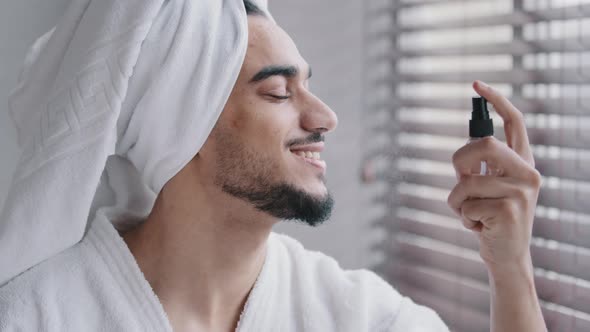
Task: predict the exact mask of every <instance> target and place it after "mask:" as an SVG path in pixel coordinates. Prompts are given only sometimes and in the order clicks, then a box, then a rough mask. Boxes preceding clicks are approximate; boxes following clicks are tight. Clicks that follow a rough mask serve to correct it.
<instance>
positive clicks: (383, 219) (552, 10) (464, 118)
mask: <svg viewBox="0 0 590 332" xmlns="http://www.w3.org/2000/svg"><path fill="white" fill-rule="evenodd" d="M366 7H367V9H366V15H365V34H366V47H365V49H366V51H365V53H366V54H365V59H366V70H365V72H366V81H367V84H366V87H367V88H366V91H365V100H366V106H367V109H368V113H367V114H368V116H367V121H366V123H365V127H366V128H367V135H365V136H366V137H367V143H366V149H365V154H366V156H365V157H366V158H367V160H369V161H371V162H372V164H373V165H374V168H375V169H376V174H377V180H378V181H377V184H376V185H375V188H376V189H375V194H374V202H375V204H376V205H380V206H381V207H383V211H384V212H383V213H382V214H381V215H380V216H379V217H377V218H376V221H375V227H376V228H378V229H381V230H383V234H385V236H384V237H383V238H382V240H381V241H380V245H378V246H377V248H376V249H377V251H378V252H380V253H381V256H382V257H383V258H382V261H381V262H380V263H379V264H378V266H376V270H377V271H378V272H379V273H381V274H382V275H383V276H384V277H385V278H387V279H388V280H389V281H391V283H392V284H393V285H394V286H395V287H396V288H397V289H398V290H400V292H402V293H403V294H405V295H407V296H410V297H411V298H413V299H414V300H415V301H417V302H419V303H422V304H425V305H427V306H430V307H432V308H433V309H435V310H436V311H437V312H439V313H440V315H441V316H442V317H443V319H444V320H445V321H446V322H447V323H448V324H449V325H450V326H451V328H452V330H453V331H465V332H468V331H469V332H471V331H489V287H488V282H487V271H486V268H485V266H484V264H483V263H482V261H481V258H480V256H479V251H478V240H477V237H476V236H475V235H474V234H472V233H471V232H470V231H468V230H466V229H464V228H463V226H462V224H461V222H460V221H459V220H458V218H456V217H455V215H454V214H453V213H452V211H451V210H450V208H449V207H448V206H447V204H446V199H447V196H448V193H449V192H450V190H451V189H452V188H453V186H454V185H455V183H456V180H455V175H454V171H453V168H452V165H451V156H452V154H453V152H454V151H455V150H456V149H458V148H459V147H461V146H462V145H464V144H465V143H466V141H467V135H468V120H469V116H470V109H471V97H472V96H475V93H474V92H473V90H472V89H471V84H470V83H471V82H472V81H473V80H476V79H481V80H483V81H485V82H487V83H490V84H492V85H494V86H495V87H496V88H498V89H499V90H500V91H501V92H502V93H503V94H504V95H506V96H507V97H509V98H510V100H511V101H512V102H513V103H514V104H515V105H516V107H518V108H519V109H520V110H521V111H522V112H523V113H524V114H525V118H526V123H527V128H528V132H529V137H530V141H531V144H532V145H533V150H534V154H535V160H536V165H537V169H538V170H539V171H540V172H541V174H542V175H543V178H544V183H543V187H542V190H541V194H540V197H539V201H538V209H537V213H536V217H535V225H534V229H533V239H532V245H531V251H532V255H533V261H534V266H535V279H536V285H537V288H538V294H539V297H540V299H541V300H542V309H543V313H544V316H545V319H546V321H547V325H548V328H549V330H550V331H555V332H567V331H580V332H581V331H590V0H560V1H558V0H555V1H549V0H546V1H541V0H530V1H526V0H488V1H479V0H469V1H453V0H447V1H433V0H421V1H419V0H415V1H395V0H389V1H387V0H371V1H368V2H367V4H366ZM492 116H493V119H494V124H495V131H496V137H497V138H499V139H502V140H504V133H503V128H502V122H501V119H500V118H499V116H497V115H495V114H492Z"/></svg>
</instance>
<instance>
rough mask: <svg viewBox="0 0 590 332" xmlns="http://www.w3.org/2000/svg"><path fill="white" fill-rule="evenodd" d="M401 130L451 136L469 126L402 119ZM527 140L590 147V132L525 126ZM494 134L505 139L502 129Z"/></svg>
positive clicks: (464, 134) (459, 134) (466, 132)
mask: <svg viewBox="0 0 590 332" xmlns="http://www.w3.org/2000/svg"><path fill="white" fill-rule="evenodd" d="M396 125H398V126H399V128H400V130H401V131H405V132H409V133H422V134H429V135H440V136H451V137H458V138H461V137H468V136H469V128H468V126H467V125H460V124H444V125H440V124H437V123H433V122H415V121H412V122H410V121H403V122H400V123H399V124H396ZM527 133H528V136H529V141H530V142H531V144H535V145H550V146H559V147H566V148H572V149H588V148H590V132H587V131H586V130H583V129H582V128H580V129H578V130H566V129H548V128H535V127H529V128H527ZM494 136H495V137H497V138H498V139H500V140H505V136H504V132H503V131H502V130H495V133H494Z"/></svg>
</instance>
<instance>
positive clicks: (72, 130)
mask: <svg viewBox="0 0 590 332" xmlns="http://www.w3.org/2000/svg"><path fill="white" fill-rule="evenodd" d="M149 28H150V25H149V24H145V23H144V24H135V25H134V26H132V27H130V28H129V29H127V30H126V31H124V32H123V33H121V34H119V35H118V36H115V37H113V38H110V39H109V40H105V41H101V42H99V43H97V44H96V46H95V47H93V48H92V49H91V50H90V51H89V52H88V53H87V54H86V55H85V56H84V59H93V61H92V63H91V64H90V65H88V66H86V67H85V68H84V69H82V70H81V71H79V72H78V73H77V74H76V75H75V76H74V77H73V79H72V80H70V83H69V84H67V85H66V87H64V88H62V89H61V90H59V91H57V92H55V93H52V95H51V97H49V98H48V101H47V102H46V103H45V104H44V105H43V106H42V111H41V112H39V113H38V114H37V115H36V116H37V118H36V119H35V123H36V125H37V128H38V130H36V133H34V135H35V136H33V137H29V138H28V139H27V141H26V142H25V144H24V145H23V146H22V150H23V151H22V155H21V160H20V162H19V166H20V167H19V169H17V172H16V174H15V181H18V179H22V178H24V177H27V176H28V175H30V174H31V173H33V172H35V171H36V170H37V169H39V168H40V167H42V166H43V165H44V164H46V163H48V162H51V161H54V160H57V159H60V158H63V157H64V156H67V155H69V154H71V153H73V152H75V151H78V150H80V149H82V148H84V147H85V146H87V145H88V144H91V143H92V142H94V141H96V139H98V138H99V137H101V136H103V135H109V134H111V135H116V121H117V118H118V114H119V112H120V108H121V102H122V99H123V96H124V94H125V93H126V91H127V84H128V78H129V77H130V76H131V74H132V71H133V67H134V65H135V63H136V61H137V57H138V55H139V51H140V48H141V43H142V41H143V39H144V38H145V36H146V35H147V33H148V31H149ZM94 59H95V60H94ZM113 148H114V147H113Z"/></svg>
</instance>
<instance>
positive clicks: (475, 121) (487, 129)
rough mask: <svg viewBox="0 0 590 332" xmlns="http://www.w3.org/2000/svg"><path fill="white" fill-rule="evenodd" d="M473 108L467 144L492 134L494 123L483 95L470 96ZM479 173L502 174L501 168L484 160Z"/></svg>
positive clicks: (481, 162)
mask: <svg viewBox="0 0 590 332" xmlns="http://www.w3.org/2000/svg"><path fill="white" fill-rule="evenodd" d="M471 101H472V104H473V109H472V111H471V120H469V137H470V138H469V141H468V142H467V143H468V144H469V143H471V142H474V141H477V140H480V139H482V138H484V137H488V136H494V123H493V121H492V119H491V118H490V112H489V111H488V101H487V100H486V99H485V98H484V97H473V98H472V100H471ZM477 173H479V175H494V176H500V175H502V170H501V169H498V168H494V167H491V165H488V162H486V161H485V160H482V161H480V166H479V172H477Z"/></svg>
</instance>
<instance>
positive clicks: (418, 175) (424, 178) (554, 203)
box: [399, 170, 590, 214]
mask: <svg viewBox="0 0 590 332" xmlns="http://www.w3.org/2000/svg"><path fill="white" fill-rule="evenodd" d="M399 175H400V176H401V179H402V180H403V181H404V182H408V183H414V184H418V185H426V186H434V187H438V188H442V189H446V190H449V191H450V190H451V189H453V188H454V187H455V185H456V184H457V179H456V178H455V176H454V175H452V176H451V175H441V174H427V173H422V172H415V171H412V170H404V171H400V172H399ZM588 197H590V188H588V187H587V186H581V185H580V186H578V187H576V188H565V187H564V188H552V187H550V186H548V185H543V187H542V188H541V192H540V194H539V199H538V204H539V205H543V206H547V207H555V208H559V209H562V210H567V211H574V212H580V213H584V214H590V204H587V201H586V199H587V198H588Z"/></svg>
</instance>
